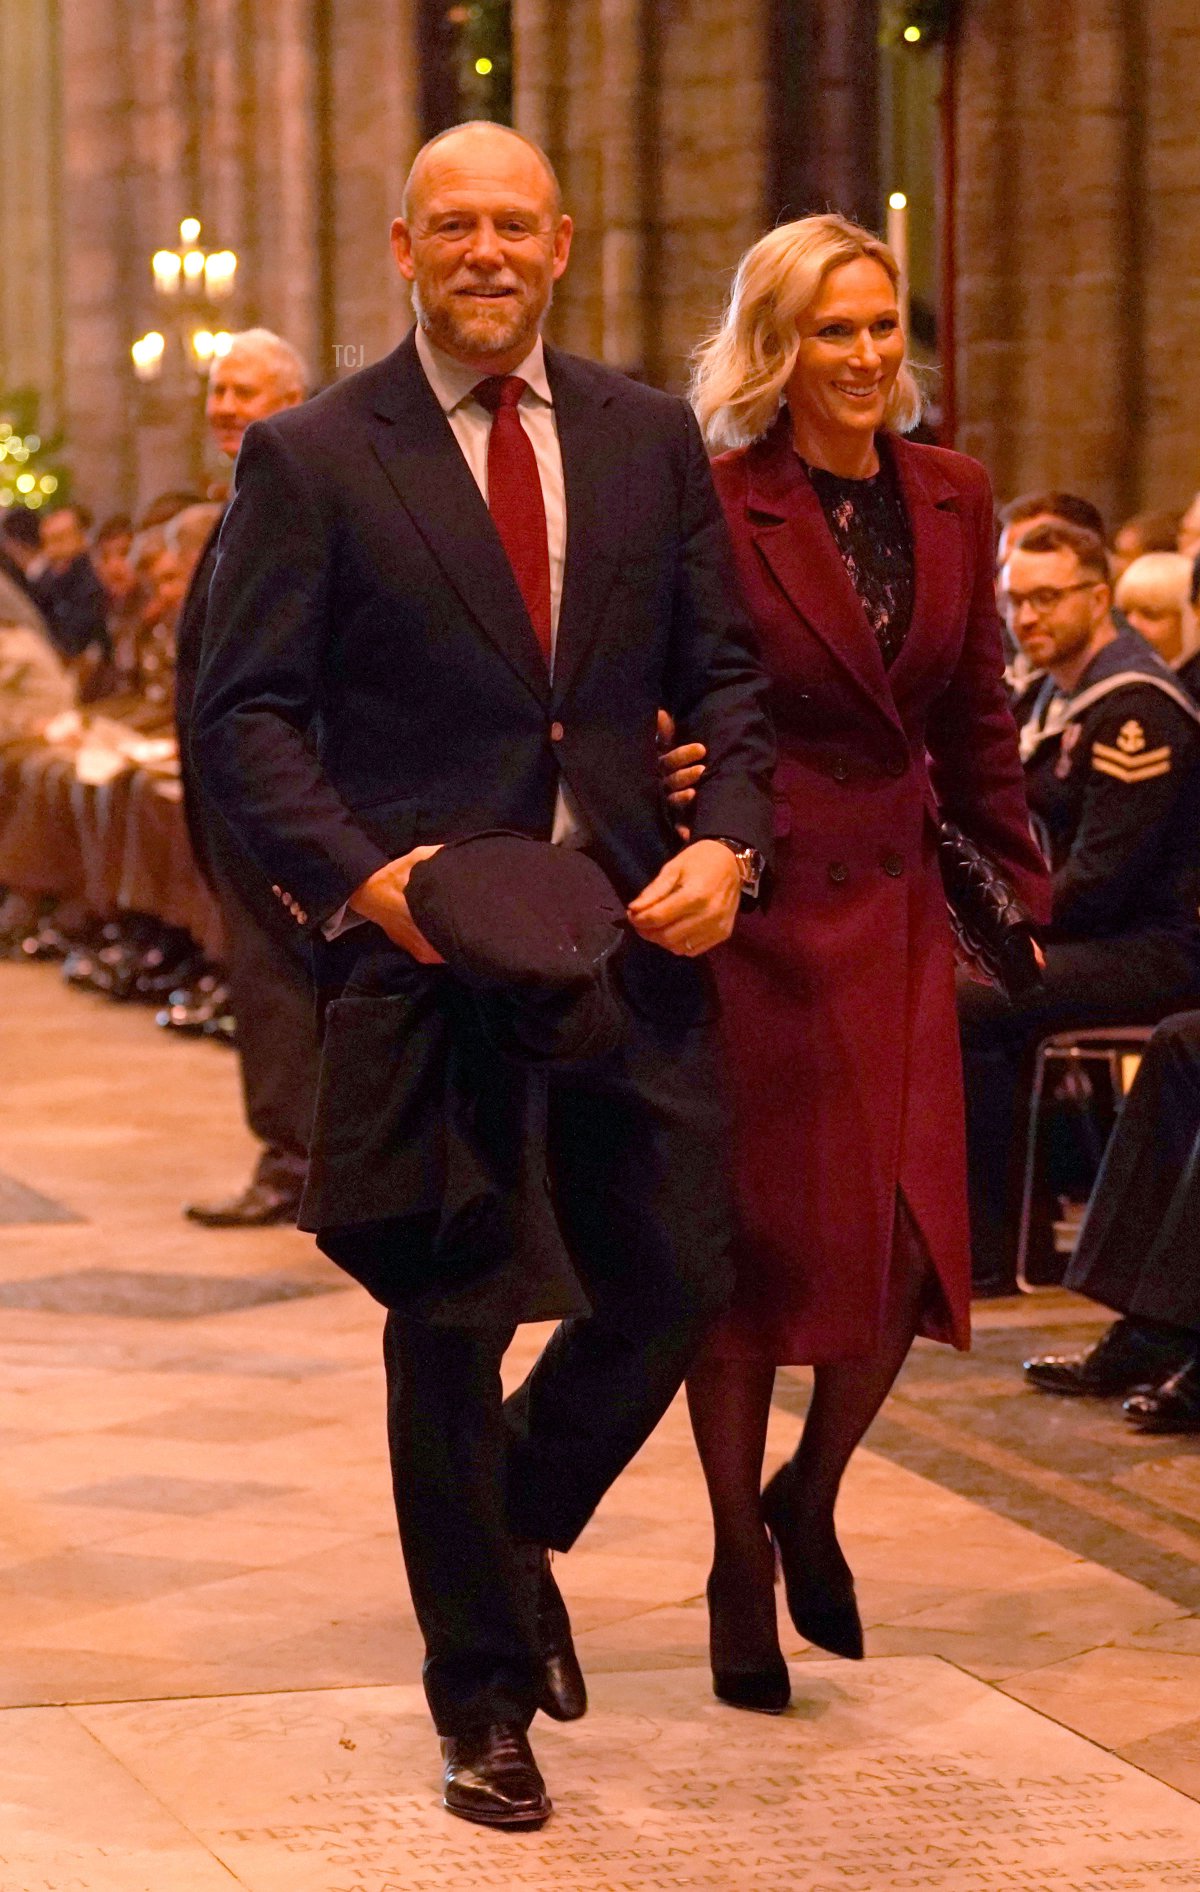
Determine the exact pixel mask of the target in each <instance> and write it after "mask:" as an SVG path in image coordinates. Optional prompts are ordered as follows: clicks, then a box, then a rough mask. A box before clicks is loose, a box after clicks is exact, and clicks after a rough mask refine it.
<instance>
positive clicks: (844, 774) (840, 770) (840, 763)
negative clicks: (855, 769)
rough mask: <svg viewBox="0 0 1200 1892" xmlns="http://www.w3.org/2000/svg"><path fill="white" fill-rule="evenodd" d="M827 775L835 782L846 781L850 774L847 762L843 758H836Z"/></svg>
mask: <svg viewBox="0 0 1200 1892" xmlns="http://www.w3.org/2000/svg"><path fill="white" fill-rule="evenodd" d="M829 773H830V774H831V775H832V777H833V779H834V781H835V782H844V781H846V780H847V778H848V776H849V774H850V764H849V763H848V762H847V760H846V758H845V756H841V755H840V756H839V757H838V758H837V760H836V762H835V763H834V765H833V767H832V769H830V771H829Z"/></svg>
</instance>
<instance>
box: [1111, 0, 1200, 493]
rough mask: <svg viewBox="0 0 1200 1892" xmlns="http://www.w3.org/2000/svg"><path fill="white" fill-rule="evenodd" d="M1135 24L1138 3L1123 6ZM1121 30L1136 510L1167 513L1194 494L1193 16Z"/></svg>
mask: <svg viewBox="0 0 1200 1892" xmlns="http://www.w3.org/2000/svg"><path fill="white" fill-rule="evenodd" d="M1128 6H1129V8H1131V9H1132V10H1133V11H1134V13H1135V15H1136V14H1137V13H1138V11H1139V7H1138V0H1128ZM1140 12H1141V21H1140V32H1138V30H1137V25H1136V22H1135V23H1133V24H1132V25H1131V27H1130V40H1131V41H1132V44H1133V46H1134V48H1135V57H1136V60H1137V63H1136V65H1134V66H1133V67H1132V70H1131V71H1130V73H1129V75H1128V79H1127V83H1128V84H1129V86H1130V89H1131V90H1132V89H1133V87H1134V85H1137V84H1138V81H1140V85H1138V90H1139V92H1140V96H1139V97H1136V98H1134V99H1133V100H1132V101H1131V103H1132V106H1133V110H1134V111H1135V112H1136V114H1137V117H1136V120H1135V125H1136V128H1137V130H1138V133H1139V138H1140V147H1141V148H1140V157H1141V162H1142V166H1143V171H1142V178H1143V184H1142V189H1141V191H1140V192H1139V200H1138V201H1137V202H1136V203H1134V204H1133V205H1131V219H1132V230H1133V236H1134V240H1135V250H1136V269H1137V272H1138V276H1139V280H1140V289H1141V296H1140V303H1141V309H1142V312H1143V320H1144V330H1143V336H1142V372H1143V375H1144V386H1143V402H1144V408H1143V415H1144V418H1143V439H1142V451H1141V455H1140V479H1139V492H1138V504H1139V505H1142V506H1174V505H1179V504H1181V503H1184V502H1186V501H1187V500H1188V499H1189V498H1190V497H1191V495H1192V494H1193V493H1194V492H1195V491H1196V489H1197V488H1198V487H1200V377H1198V376H1197V373H1196V371H1195V366H1194V364H1195V360H1196V336H1197V334H1198V333H1200V274H1198V272H1197V258H1200V104H1198V102H1197V94H1196V74H1197V71H1198V70H1200V12H1198V11H1197V8H1196V7H1195V5H1194V4H1193V0H1149V4H1146V5H1144V6H1143V7H1142V8H1141V9H1140Z"/></svg>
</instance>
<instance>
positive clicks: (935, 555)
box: [888, 436, 964, 691]
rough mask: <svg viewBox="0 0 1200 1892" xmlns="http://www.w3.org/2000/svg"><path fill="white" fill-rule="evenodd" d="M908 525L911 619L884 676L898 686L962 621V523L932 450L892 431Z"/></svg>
mask: <svg viewBox="0 0 1200 1892" xmlns="http://www.w3.org/2000/svg"><path fill="white" fill-rule="evenodd" d="M889 444H890V447H891V452H892V457H893V459H894V461H895V464H896V470H897V472H898V474H899V477H900V489H901V491H902V493H903V494H904V503H905V506H906V507H907V509H908V517H909V523H910V524H911V526H912V534H913V548H914V552H915V556H916V567H917V589H916V596H915V598H914V600H913V615H912V624H911V626H910V628H909V633H908V636H907V638H906V639H905V641H904V644H903V647H902V648H901V650H900V653H899V655H898V656H897V658H896V661H895V663H894V664H893V665H892V668H891V671H890V672H889V677H888V680H889V682H890V684H891V686H892V689H893V690H894V691H895V690H898V689H899V688H900V686H901V683H902V681H903V679H904V678H905V677H906V676H910V675H912V674H913V673H914V670H916V669H919V668H920V665H921V663H922V661H923V658H924V656H925V655H926V654H927V652H928V650H929V648H930V645H931V643H932V644H933V645H936V644H937V643H938V642H940V641H941V640H943V639H945V638H946V637H947V635H948V634H950V633H951V632H953V630H954V628H955V627H956V626H958V625H961V624H962V622H963V605H964V599H963V596H962V585H963V572H964V558H963V522H962V517H961V515H960V513H959V511H958V493H957V490H956V489H955V487H954V486H952V485H951V483H950V481H949V480H947V479H946V478H945V477H944V476H943V475H942V473H941V472H939V470H938V468H937V465H936V459H935V456H934V455H933V454H930V453H926V452H924V451H922V449H921V448H919V447H914V446H912V444H911V443H910V442H909V441H907V440H903V439H898V438H896V437H895V436H893V438H892V439H891V441H890V443H889Z"/></svg>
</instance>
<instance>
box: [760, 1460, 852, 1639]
mask: <svg viewBox="0 0 1200 1892" xmlns="http://www.w3.org/2000/svg"><path fill="white" fill-rule="evenodd" d="M792 1469H793V1468H792V1466H791V1465H784V1466H782V1467H781V1469H780V1470H779V1471H777V1472H776V1474H775V1476H774V1478H772V1479H771V1481H770V1483H769V1484H768V1486H767V1488H766V1490H765V1491H764V1492H763V1496H762V1514H763V1517H764V1519H765V1521H766V1525H767V1529H768V1530H769V1531H770V1533H771V1536H772V1538H773V1540H774V1543H775V1549H776V1553H777V1555H778V1557H779V1562H780V1566H781V1568H782V1570H783V1582H784V1590H785V1593H786V1596H787V1606H788V1613H789V1615H790V1616H791V1619H792V1621H793V1623H795V1625H796V1628H797V1629H798V1630H799V1632H800V1634H801V1635H802V1636H803V1637H804V1640H805V1641H806V1642H812V1643H815V1644H816V1645H817V1647H818V1648H819V1649H828V1650H829V1652H830V1654H831V1655H838V1656H845V1658H846V1660H847V1661H848V1662H861V1661H862V1658H863V1626H862V1618H861V1617H860V1615H859V1613H858V1602H857V1599H856V1597H855V1594H854V1577H853V1574H852V1572H851V1569H850V1566H849V1564H848V1563H847V1562H846V1559H845V1557H844V1556H843V1555H842V1549H841V1545H840V1544H839V1543H838V1541H837V1538H836V1536H835V1535H834V1533H833V1529H832V1526H831V1527H830V1530H829V1532H828V1535H827V1538H825V1541H821V1540H820V1539H817V1538H814V1536H813V1535H812V1533H811V1531H810V1530H809V1529H808V1528H807V1527H806V1525H805V1524H804V1522H803V1520H802V1518H801V1515H800V1511H799V1507H798V1506H797V1505H796V1504H795V1503H794V1502H793V1499H792V1490H793V1485H792V1480H791V1478H790V1477H789V1474H791V1473H792Z"/></svg>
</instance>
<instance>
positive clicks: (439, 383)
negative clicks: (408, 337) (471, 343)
mask: <svg viewBox="0 0 1200 1892" xmlns="http://www.w3.org/2000/svg"><path fill="white" fill-rule="evenodd" d="M417 359H418V360H419V361H420V363H421V366H422V368H423V369H424V370H425V379H426V380H427V381H428V383H429V385H430V387H431V388H432V389H433V392H434V396H435V398H436V400H437V403H438V406H439V407H440V408H441V410H442V412H443V414H452V413H453V412H454V410H455V408H456V407H461V406H462V404H463V402H464V401H467V400H469V399H470V398H471V391H472V389H473V388H477V387H478V386H479V383H480V382H481V381H485V380H486V379H487V376H486V375H482V374H480V373H479V372H478V370H477V369H475V368H468V367H466V366H465V365H464V363H462V362H461V361H455V359H454V357H453V355H448V354H446V352H445V350H444V349H441V348H438V347H436V346H435V344H434V343H433V342H431V341H430V339H429V337H428V336H427V335H426V333H425V331H424V329H423V328H421V326H420V325H419V324H418V326H417ZM513 373H514V374H518V375H520V377H521V379H522V381H524V382H526V383H528V392H529V393H530V394H533V395H536V397H537V399H538V400H539V401H544V402H545V403H546V405H547V407H553V405H554V396H553V395H552V394H551V392H550V381H549V378H548V376H547V374H546V354H545V350H544V348H543V347H542V338H541V336H540V335H539V336H538V338H537V340H536V341H535V342H534V344H533V347H532V348H531V349H530V351H529V353H528V354H527V355H526V357H525V359H524V361H523V362H522V363H521V364H520V366H519V367H517V368H514V369H513ZM521 398H522V400H524V399H525V396H524V395H522V396H521Z"/></svg>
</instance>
